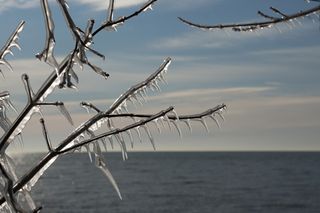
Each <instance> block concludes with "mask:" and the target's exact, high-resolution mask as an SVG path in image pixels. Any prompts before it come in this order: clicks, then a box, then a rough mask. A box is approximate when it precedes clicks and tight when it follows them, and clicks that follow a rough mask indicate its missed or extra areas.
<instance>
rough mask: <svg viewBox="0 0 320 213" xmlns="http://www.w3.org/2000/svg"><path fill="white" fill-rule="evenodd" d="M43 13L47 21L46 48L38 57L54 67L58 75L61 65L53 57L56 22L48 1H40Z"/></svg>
mask: <svg viewBox="0 0 320 213" xmlns="http://www.w3.org/2000/svg"><path fill="white" fill-rule="evenodd" d="M40 3H41V7H42V12H43V16H44V20H45V26H46V41H45V48H44V50H43V51H42V52H41V53H38V54H37V55H36V57H37V58H38V59H39V60H43V61H44V62H46V63H47V64H49V65H50V66H52V67H53V68H54V69H55V70H56V72H57V75H58V69H59V65H58V62H57V60H56V59H55V57H54V55H53V51H54V46H55V38H54V28H55V26H54V22H53V19H52V15H51V14H52V13H51V10H50V7H49V4H48V0H40Z"/></svg>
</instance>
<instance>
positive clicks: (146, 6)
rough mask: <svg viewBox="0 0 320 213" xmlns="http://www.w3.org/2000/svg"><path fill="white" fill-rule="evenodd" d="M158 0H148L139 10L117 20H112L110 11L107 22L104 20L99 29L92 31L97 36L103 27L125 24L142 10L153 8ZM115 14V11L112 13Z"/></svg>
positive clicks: (108, 27)
mask: <svg viewBox="0 0 320 213" xmlns="http://www.w3.org/2000/svg"><path fill="white" fill-rule="evenodd" d="M156 1H157V0H149V1H148V2H146V3H145V4H144V5H143V6H142V7H141V8H140V9H139V10H137V11H135V12H133V13H131V14H130V15H128V16H123V17H120V18H119V19H117V20H115V21H110V19H109V18H110V17H109V15H110V13H109V14H108V17H107V20H106V22H104V23H103V24H102V25H101V26H100V27H99V28H98V29H97V30H95V31H94V32H93V33H92V36H95V35H96V34H97V33H99V32H100V31H101V30H103V29H110V28H113V29H116V27H117V26H119V25H121V24H123V23H124V22H126V21H127V20H129V19H131V18H133V17H135V16H138V15H139V14H140V13H142V12H145V11H147V10H149V9H152V5H153V4H154V3H155V2H156ZM112 2H113V1H112V0H110V3H109V7H110V4H112ZM111 14H113V12H112V13H111Z"/></svg>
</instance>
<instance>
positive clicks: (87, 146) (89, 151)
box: [84, 144, 93, 163]
mask: <svg viewBox="0 0 320 213" xmlns="http://www.w3.org/2000/svg"><path fill="white" fill-rule="evenodd" d="M84 148H85V149H86V150H87V153H88V155H89V159H90V162H91V163H92V162H93V161H92V156H91V150H90V146H89V144H85V145H84Z"/></svg>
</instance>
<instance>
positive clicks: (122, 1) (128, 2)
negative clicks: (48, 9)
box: [70, 0, 147, 10]
mask: <svg viewBox="0 0 320 213" xmlns="http://www.w3.org/2000/svg"><path fill="white" fill-rule="evenodd" d="M70 2H77V3H80V4H86V5H89V6H90V7H92V8H93V9H95V10H106V8H108V5H109V2H108V1H106V0H72V1H70ZM145 2H147V1H146V0H116V1H115V2H114V5H115V8H126V7H131V6H136V5H141V4H143V3H145Z"/></svg>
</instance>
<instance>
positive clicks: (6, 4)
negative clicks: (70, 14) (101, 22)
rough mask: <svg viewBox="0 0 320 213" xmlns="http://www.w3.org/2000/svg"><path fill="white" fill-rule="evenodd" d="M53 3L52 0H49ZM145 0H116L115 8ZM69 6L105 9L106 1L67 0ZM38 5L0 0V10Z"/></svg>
mask: <svg viewBox="0 0 320 213" xmlns="http://www.w3.org/2000/svg"><path fill="white" fill-rule="evenodd" d="M49 1H51V2H52V3H54V4H55V1H54V0H49ZM144 2H147V1H146V0H117V1H115V8H126V7H131V6H136V5H140V4H143V3H144ZM68 3H70V6H72V4H82V5H87V6H89V7H91V8H92V9H94V10H106V9H107V8H108V4H109V3H108V1H106V0H68ZM37 6H40V3H39V1H38V0H0V12H3V11H5V10H9V9H14V8H18V9H29V8H33V7H37Z"/></svg>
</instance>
